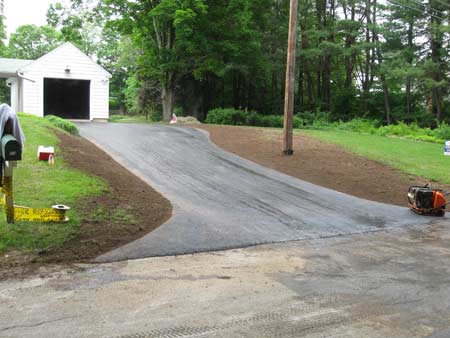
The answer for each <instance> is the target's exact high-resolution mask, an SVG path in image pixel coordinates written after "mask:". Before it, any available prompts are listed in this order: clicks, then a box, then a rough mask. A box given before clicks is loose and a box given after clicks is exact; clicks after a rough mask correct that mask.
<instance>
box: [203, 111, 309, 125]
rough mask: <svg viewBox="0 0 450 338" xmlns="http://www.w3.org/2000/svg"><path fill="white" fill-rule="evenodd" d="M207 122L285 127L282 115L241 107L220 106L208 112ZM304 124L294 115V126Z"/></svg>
mask: <svg viewBox="0 0 450 338" xmlns="http://www.w3.org/2000/svg"><path fill="white" fill-rule="evenodd" d="M205 123H208V124H227V125H233V126H255V127H272V128H283V124H284V118H283V116H282V115H260V114H258V113H255V112H247V111H243V110H239V109H232V108H225V109H221V108H218V109H213V110H210V111H209V112H208V116H207V117H206V120H205ZM302 124H303V121H302V119H300V118H298V117H296V116H294V120H293V125H294V128H300V127H301V126H302Z"/></svg>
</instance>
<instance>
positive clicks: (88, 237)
mask: <svg viewBox="0 0 450 338" xmlns="http://www.w3.org/2000/svg"><path fill="white" fill-rule="evenodd" d="M58 137H59V139H60V141H61V142H60V149H61V153H60V154H59V156H62V157H63V158H64V160H65V161H67V162H68V163H69V164H70V166H71V167H72V168H75V169H78V170H81V171H83V172H85V173H87V174H90V175H94V176H98V177H100V178H101V179H103V180H105V181H106V182H107V183H108V184H109V191H106V192H105V193H104V194H103V195H101V196H98V197H93V198H89V199H87V200H86V199H85V200H80V201H79V202H78V203H77V205H75V206H72V207H74V208H77V209H78V210H85V214H84V217H83V218H82V223H81V225H80V231H79V235H78V236H76V237H75V238H73V239H71V240H70V241H68V242H66V243H65V244H64V246H63V247H59V248H54V249H50V250H49V251H44V252H39V253H37V254H23V253H19V252H7V253H3V254H2V257H1V259H0V280H1V279H3V278H6V277H12V276H15V277H19V278H21V277H24V276H26V275H27V274H29V273H33V272H36V271H37V270H38V269H39V267H41V266H43V265H47V268H48V265H52V264H64V265H67V264H71V263H79V262H88V261H90V260H92V259H93V258H95V257H97V256H99V255H101V254H103V253H105V252H108V251H110V250H112V249H114V248H117V247H120V246H122V245H124V244H126V243H129V242H132V241H134V240H135V239H138V238H140V237H142V236H144V235H145V234H147V233H149V232H150V231H152V230H154V229H156V228H157V227H159V226H160V225H161V224H163V223H164V222H166V221H167V220H168V219H169V218H170V216H171V214H172V206H171V204H170V202H169V201H168V200H167V199H165V198H164V197H163V196H162V195H161V194H159V193H158V192H156V191H155V190H154V189H152V187H150V186H149V185H148V184H147V183H145V182H143V181H142V180H141V179H139V178H138V177H136V176H135V175H133V174H132V173H130V172H129V171H128V170H126V169H125V168H124V167H122V166H121V165H120V164H118V163H117V162H116V161H114V160H113V159H112V158H111V157H110V156H109V155H107V154H106V153H105V152H103V151H102V150H100V149H99V148H97V147H96V146H94V145H93V144H92V143H90V142H88V141H86V140H85V139H83V138H81V137H75V136H72V135H69V134H65V133H58ZM99 210H100V211H101V213H102V216H101V217H100V216H99ZM116 210H120V211H122V212H123V211H124V210H125V211H126V215H132V220H130V221H124V222H123V221H121V219H120V218H119V219H117V218H116V217H114V215H115V214H114V211H116ZM125 217H126V216H125Z"/></svg>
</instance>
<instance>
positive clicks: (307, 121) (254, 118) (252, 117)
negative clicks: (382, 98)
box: [205, 108, 450, 143]
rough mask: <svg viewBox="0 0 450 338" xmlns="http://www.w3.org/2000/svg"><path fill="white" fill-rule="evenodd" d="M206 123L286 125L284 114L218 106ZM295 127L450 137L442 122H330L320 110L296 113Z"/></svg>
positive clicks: (437, 138) (439, 138)
mask: <svg viewBox="0 0 450 338" xmlns="http://www.w3.org/2000/svg"><path fill="white" fill-rule="evenodd" d="M205 122H206V123H212V124H229V125H246V126H257V127H272V128H282V127H283V123H284V118H283V115H261V114H258V113H256V112H245V111H242V110H237V109H232V108H228V109H214V110H211V111H210V112H209V113H208V116H207V118H206V120H205ZM293 126H294V128H305V129H321V130H324V129H325V130H326V129H329V130H341V131H351V132H356V133H366V134H373V135H379V136H395V137H401V138H406V139H411V140H417V141H426V142H435V143H441V142H443V141H445V140H450V125H448V124H446V123H442V124H440V125H439V126H438V127H437V128H435V129H430V128H422V127H420V126H419V125H418V124H417V123H415V122H413V123H409V124H407V123H404V122H399V123H397V124H392V125H389V126H380V121H378V120H369V119H361V118H355V119H353V120H350V121H347V122H342V121H338V122H330V120H329V115H328V114H327V113H323V112H320V111H317V112H302V113H300V114H298V115H296V116H294V120H293Z"/></svg>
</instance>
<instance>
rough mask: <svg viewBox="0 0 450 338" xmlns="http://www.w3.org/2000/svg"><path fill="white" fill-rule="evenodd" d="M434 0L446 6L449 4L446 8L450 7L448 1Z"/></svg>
mask: <svg viewBox="0 0 450 338" xmlns="http://www.w3.org/2000/svg"><path fill="white" fill-rule="evenodd" d="M428 1H430V0H428ZM434 1H436V2H437V3H440V4H441V5H443V6H446V7H447V6H449V7H448V9H450V4H449V3H445V2H443V1H441V0H434Z"/></svg>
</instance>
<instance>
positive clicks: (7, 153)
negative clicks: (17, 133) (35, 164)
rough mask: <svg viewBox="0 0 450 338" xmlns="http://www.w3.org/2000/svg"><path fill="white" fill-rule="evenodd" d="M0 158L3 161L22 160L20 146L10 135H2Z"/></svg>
mask: <svg viewBox="0 0 450 338" xmlns="http://www.w3.org/2000/svg"><path fill="white" fill-rule="evenodd" d="M1 150H2V154H1V155H2V158H3V160H5V161H20V160H22V146H21V145H20V143H19V142H18V141H17V140H16V138H15V137H14V136H12V135H9V134H7V135H4V136H3V137H2V148H1Z"/></svg>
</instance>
